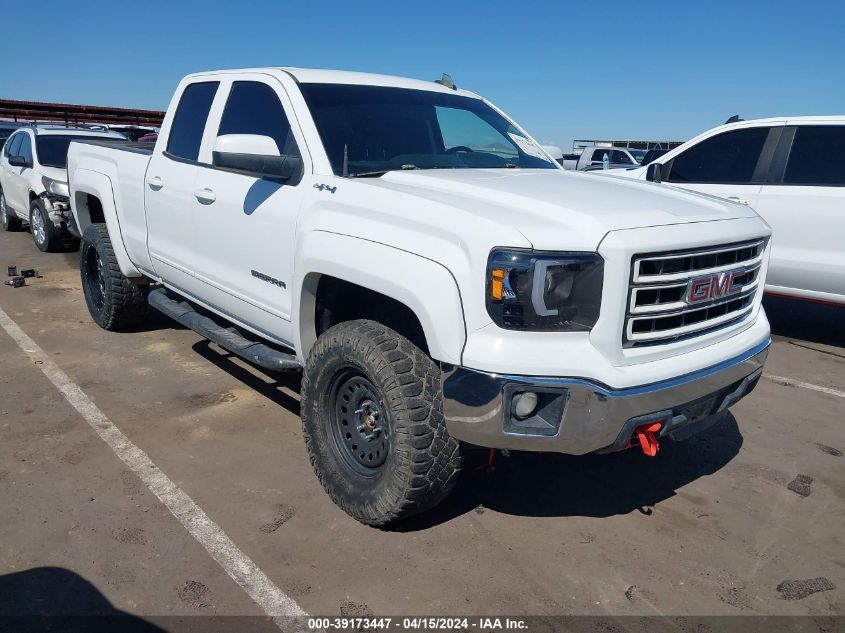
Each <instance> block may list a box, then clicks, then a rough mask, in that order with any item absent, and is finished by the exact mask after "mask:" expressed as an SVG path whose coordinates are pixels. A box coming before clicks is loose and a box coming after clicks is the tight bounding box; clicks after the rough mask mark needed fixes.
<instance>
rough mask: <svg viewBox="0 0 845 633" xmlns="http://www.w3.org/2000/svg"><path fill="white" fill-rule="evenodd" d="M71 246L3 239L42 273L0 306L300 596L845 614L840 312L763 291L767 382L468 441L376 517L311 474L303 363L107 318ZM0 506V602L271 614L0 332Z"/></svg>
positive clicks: (302, 599)
mask: <svg viewBox="0 0 845 633" xmlns="http://www.w3.org/2000/svg"><path fill="white" fill-rule="evenodd" d="M76 260H77V253H76V252H75V251H73V250H69V251H68V252H67V253H62V254H42V253H40V252H38V251H37V250H36V249H35V247H34V245H33V244H32V241H31V238H30V236H29V235H28V234H27V233H17V234H13V233H0V265H2V267H3V272H4V273H5V266H6V265H11V264H15V265H17V266H18V268H19V269H21V268H36V269H38V270H39V271H40V273H41V275H42V277H41V278H37V279H30V280H28V282H29V286H27V287H24V288H18V289H14V288H10V287H0V308H2V310H3V311H4V312H5V313H6V314H7V315H8V316H9V317H10V318H11V319H13V320H14V322H15V323H16V324H17V325H18V326H19V327H20V328H21V329H22V330H23V331H24V332H25V333H26V334H27V335H28V336H29V337H31V338H32V339H33V340H34V341H35V342H36V343H37V345H38V346H40V348H41V349H43V350H44V353H45V354H47V355H49V357H50V358H51V359H52V360H53V361H54V362H55V364H56V365H57V366H58V367H59V368H61V370H62V371H63V372H65V373H66V374H67V375H68V376H69V377H70V379H71V380H72V381H73V382H74V383H75V384H76V385H78V386H79V387H80V388H81V389H82V390H83V391H84V392H85V394H87V396H88V397H89V398H90V399H91V400H92V401H93V402H94V403H96V406H97V407H99V409H100V410H101V411H102V412H103V413H105V415H106V416H108V418H109V419H110V420H111V421H112V422H113V424H114V425H115V426H116V427H118V428H119V429H120V430H121V431H122V432H123V433H125V434H126V436H127V437H128V438H129V439H130V440H131V442H133V443H134V444H135V445H137V446H138V447H140V448H141V449H143V451H145V452H146V453H147V455H149V457H150V459H151V460H152V461H153V462H155V464H156V465H157V466H158V467H159V468H160V469H161V471H163V472H164V473H166V475H167V476H168V477H169V478H170V479H171V480H172V481H173V482H174V483H175V484H176V485H177V486H179V487H180V488H181V489H182V490H184V491H185V492H186V493H187V494H188V495H190V497H191V498H192V499H193V500H194V501H195V502H196V504H197V505H198V506H199V507H201V508H202V510H204V511H205V513H206V514H207V515H208V516H209V517H210V518H211V519H212V520H213V521H214V522H215V523H216V524H217V525H218V526H219V527H220V528H221V529H222V530H223V531H225V533H226V534H227V535H228V537H229V538H230V539H231V541H232V542H234V543H235V544H236V545H237V547H238V548H239V549H240V550H241V551H242V552H243V553H244V554H245V555H247V556H248V557H249V558H250V559H251V560H252V561H254V562H255V564H256V565H257V566H258V567H260V569H261V570H262V571H263V572H264V573H265V574H266V575H267V576H268V577H269V578H270V579H272V581H273V582H274V583H275V584H276V585H277V586H278V587H279V588H280V589H281V590H282V591H283V592H285V593H286V594H287V596H289V597H290V598H292V599H293V600H295V601H296V603H298V605H299V606H300V607H301V608H302V609H304V610H305V611H306V612H308V613H309V614H319V615H330V616H334V615H341V614H343V615H363V614H376V615H390V614H394V615H399V614H455V615H457V614H509V615H528V614H532V615H561V614H591V615H703V614H721V615H750V614H769V615H806V614H814V615H831V614H845V543H843V537H845V457H843V456H842V452H843V451H845V428H843V421H845V397H843V393H842V392H845V329H842V324H843V316H845V311H843V310H837V309H834V308H828V307H823V306H814V305H812V304H796V303H793V302H789V301H783V300H774V301H767V306H768V307H769V308H770V314H771V318H772V321H773V324H774V327H775V332H776V334H777V336H776V337H775V342H774V345H773V349H772V353H771V355H770V359H769V364H768V366H767V372H766V373H767V375H768V376H775V377H780V378H777V379H772V378H770V377H767V378H765V379H763V380H761V382H760V385H759V387H758V388H757V390H756V391H755V392H754V394H752V396H750V397H749V398H748V399H746V400H744V401H742V402H741V403H740V404H739V405H737V406H736V407H734V408H733V409H732V412H733V413H732V416H731V417H730V418H729V419H728V420H726V421H725V422H724V423H722V424H720V425H718V426H716V427H713V428H711V429H709V430H708V431H706V432H705V433H704V434H703V435H701V436H698V437H696V438H693V439H692V440H690V441H688V442H686V443H680V444H671V443H664V444H663V445H662V446H661V451H660V453H659V455H658V457H657V458H656V459H648V458H646V457H645V456H644V455H642V454H641V453H638V452H633V451H629V452H627V453H623V454H615V455H607V456H586V457H569V456H562V455H551V454H550V455H541V454H514V455H513V456H511V457H510V458H503V457H497V460H496V466H497V467H496V470H495V472H493V473H492V474H491V473H487V472H485V471H484V469H483V468H478V467H479V466H481V465H482V463H483V459H480V458H475V459H471V460H469V463H468V465H467V466H466V468H465V472H464V473H463V474H462V479H461V481H460V483H459V484H458V488H457V489H456V491H455V493H454V494H453V495H452V497H450V499H448V500H447V502H446V503H445V504H444V505H443V506H441V507H440V508H438V509H437V510H435V511H434V512H431V513H429V514H427V515H425V516H423V517H420V518H418V519H416V520H414V521H413V522H411V523H409V524H407V525H405V526H404V527H403V528H402V529H401V530H396V531H379V530H374V529H371V528H368V527H365V526H363V525H360V524H358V523H356V522H355V521H353V520H352V519H350V518H349V517H347V516H346V515H345V514H344V513H343V512H341V511H340V510H339V509H337V508H336V507H335V506H334V505H333V504H332V503H331V501H330V500H329V498H328V497H327V496H326V495H325V494H324V493H323V491H322V488H321V487H320V486H319V483H318V482H317V479H316V477H315V476H314V474H313V472H312V469H311V466H310V464H309V463H308V459H307V456H306V453H305V450H304V446H303V442H302V437H301V428H300V423H299V419H298V406H299V404H298V393H297V389H298V387H297V382H296V379H292V378H285V377H282V376H274V375H270V374H268V373H265V372H263V371H260V370H257V369H254V368H252V367H249V366H248V365H246V364H244V363H242V362H241V361H239V360H236V359H233V358H231V357H230V356H228V355H226V354H225V353H223V352H222V350H220V349H218V348H216V347H214V346H213V345H209V344H207V343H206V342H204V341H203V340H201V339H200V337H199V336H198V335H196V334H194V333H193V332H191V331H190V330H186V329H182V328H180V327H179V326H178V325H176V324H175V323H173V322H170V321H168V320H167V319H165V318H164V317H161V318H157V319H154V320H152V321H151V322H150V323H149V324H148V325H147V326H146V327H144V328H141V329H138V330H136V331H132V332H125V333H109V332H105V331H103V330H101V329H99V328H98V327H97V326H96V325H95V324H94V323H93V322H92V321H91V320H90V318H89V316H88V313H87V310H86V308H85V302H84V298H83V296H82V292H81V289H80V284H79V276H78V272H77V264H76ZM781 378H787V379H788V380H789V381H793V382H794V383H796V384H797V383H806V384H808V385H814V386H818V387H821V388H823V390H821V391H820V390H813V389H812V388H808V387H806V386H795V384H792V385H790V384H782V383H783V381H782V380H780V379H781ZM825 390H826V391H825ZM0 507H2V509H3V511H2V512H0V542H2V547H0V570H2V571H0V574H2V575H0V615H3V614H9V613H18V614H20V613H23V614H28V613H58V614H62V613H94V612H104V611H106V612H110V610H112V611H120V612H128V613H132V614H135V615H140V616H144V617H146V616H154V615H196V614H203V615H261V614H263V613H264V612H263V611H262V609H261V608H260V607H259V606H258V605H257V604H256V603H255V602H254V601H253V600H252V599H251V598H250V597H249V595H247V593H246V592H245V591H244V590H243V589H242V588H241V587H240V586H238V584H236V583H235V582H234V581H233V580H232V578H230V577H229V575H227V573H226V572H225V571H224V570H223V568H222V567H221V566H220V565H219V564H218V563H217V562H216V561H215V560H214V559H213V558H212V557H211V556H210V555H209V553H208V552H207V551H206V550H205V549H204V548H203V546H202V545H201V544H200V543H199V542H197V540H195V538H194V537H193V536H192V535H191V533H189V532H188V531H187V530H186V529H185V528H184V527H183V525H182V524H181V523H180V522H179V521H178V520H177V519H176V518H175V517H174V516H173V515H172V514H171V513H170V512H169V511H168V509H167V508H166V507H165V506H164V505H163V504H162V503H161V502H160V501H159V500H158V499H157V498H156V497H155V495H153V493H152V492H151V491H150V490H149V489H147V487H146V486H145V485H144V483H143V482H142V481H141V479H139V478H138V476H137V475H136V474H134V473H133V472H132V471H131V470H130V469H128V468H127V466H126V464H124V463H123V462H122V461H121V460H120V459H118V457H117V456H116V455H115V453H114V452H113V450H112V449H111V448H110V447H109V445H108V444H106V443H105V442H104V441H102V440H101V439H100V437H98V435H97V434H96V433H95V432H94V430H93V429H92V428H91V426H90V425H89V424H88V423H87V422H86V421H85V420H84V419H83V418H82V417H81V416H80V415H79V413H78V412H77V410H75V409H74V408H73V407H72V406H71V405H70V404H69V403H68V401H67V400H66V399H65V398H64V397H63V395H62V394H61V393H60V392H59V391H58V390H57V389H56V387H55V386H54V385H53V384H52V383H51V382H50V381H49V380H48V379H47V378H46V377H45V375H44V373H43V372H42V371H41V368H40V367H39V366H38V365H37V364H36V363H34V362H32V360H31V358H30V357H29V356H28V355H27V354H26V353H25V352H24V351H23V350H22V349H21V348H20V347H19V346H18V344H17V343H16V342H15V341H14V340H13V339H12V338H11V337H10V336H9V335H8V334H7V333H6V332H5V331H3V330H2V329H0ZM819 579H824V580H823V581H822V580H819ZM811 580H815V583H809V584H807V583H803V581H811ZM790 581H802V582H799V583H797V584H796V583H792V584H790ZM783 583H787V584H783ZM802 583H803V584H802ZM779 587H780V588H779ZM804 589H807V591H804ZM811 589H816V590H817V591H816V592H815V593H812V594H811V595H806V596H805V595H804V594H806V593H808V592H809V590H811ZM818 589H823V590H818ZM13 595H14V596H15V597H14V599H12V598H11V597H10V596H13Z"/></svg>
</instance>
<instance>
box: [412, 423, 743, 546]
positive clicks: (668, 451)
mask: <svg viewBox="0 0 845 633" xmlns="http://www.w3.org/2000/svg"><path fill="white" fill-rule="evenodd" d="M741 446H742V434H741V433H740V431H739V427H738V426H737V423H736V419H735V418H734V417H733V415H732V414H730V413H729V414H728V415H727V416H726V417H725V418H724V419H723V420H722V421H720V422H719V423H717V424H715V425H713V426H712V427H710V428H709V429H707V430H705V431H703V432H702V433H700V434H699V435H696V436H693V437H692V438H690V439H689V440H687V441H685V442H671V441H663V442H661V445H660V452H659V453H658V456H657V457H656V458H654V459H652V458H648V457H646V456H645V455H643V454H642V452H640V451H639V450H628V451H624V452H621V453H614V454H610V455H583V456H572V455H561V454H557V453H528V452H520V453H513V454H512V455H511V457H509V458H504V457H502V456H501V455H500V454H497V455H496V457H495V460H494V467H495V469H494V470H493V472H492V473H488V472H487V470H486V468H485V466H486V460H487V452H486V451H475V452H472V453H469V454H468V456H467V459H465V465H464V469H463V472H462V473H461V478H460V479H459V481H458V484H457V486H456V487H455V490H453V491H452V494H451V495H450V496H449V497H448V498H447V499H446V500H445V501H444V502H443V503H442V504H441V505H439V506H438V507H436V508H434V509H433V510H430V511H429V512H427V513H424V514H422V515H419V516H418V517H414V518H412V519H410V520H409V521H407V522H405V523H403V524H401V525H400V526H399V527H398V530H399V531H408V532H413V531H417V530H423V529H427V528H430V527H433V526H436V525H439V524H441V523H445V522H448V521H450V520H452V519H454V518H456V517H458V516H460V515H463V514H466V513H467V512H472V511H476V512H482V511H484V510H485V509H489V510H492V511H494V512H500V513H503V514H510V515H515V516H525V517H567V516H580V517H596V518H604V517H610V516H615V515H620V514H628V513H630V512H633V511H639V512H642V513H644V514H651V507H652V506H654V505H656V504H658V503H660V502H661V501H664V500H666V499H669V498H671V497H673V496H675V493H676V491H677V490H678V489H680V488H683V487H684V486H686V485H687V484H689V483H691V482H693V481H695V480H696V479H699V478H700V477H704V476H706V475H711V474H713V473H715V472H716V471H718V470H719V469H721V468H722V467H724V466H725V465H726V464H728V463H729V462H730V461H731V460H732V459H733V458H734V457H736V455H737V454H738V453H739V450H740V448H741Z"/></svg>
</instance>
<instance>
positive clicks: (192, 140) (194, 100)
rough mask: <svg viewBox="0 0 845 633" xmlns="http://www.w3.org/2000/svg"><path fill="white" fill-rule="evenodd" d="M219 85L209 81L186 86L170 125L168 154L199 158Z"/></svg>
mask: <svg viewBox="0 0 845 633" xmlns="http://www.w3.org/2000/svg"><path fill="white" fill-rule="evenodd" d="M218 85H219V83H218V82H216V81H207V82H200V83H195V84H190V85H189V86H188V87H187V88H185V91H184V92H183V93H182V98H181V99H179V105H178V106H177V107H176V114H175V115H174V116H173V124H172V125H171V126H170V137H169V138H168V139H167V153H168V154H170V155H172V156H175V157H177V158H184V159H186V160H197V158H198V157H199V153H200V144H201V143H202V133H203V131H204V130H205V122H206V120H207V119H208V111H209V110H210V109H211V103H212V102H213V101H214V95H215V94H216V93H217V87H218Z"/></svg>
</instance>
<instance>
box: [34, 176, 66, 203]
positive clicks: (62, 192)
mask: <svg viewBox="0 0 845 633" xmlns="http://www.w3.org/2000/svg"><path fill="white" fill-rule="evenodd" d="M41 184H42V185H44V189H45V190H46V191H47V193H52V194H53V195H54V196H64V197H65V198H67V197H68V196H69V195H70V192H69V191H68V188H67V183H66V182H62V181H61V180H53V179H52V178H48V177H47V176H41Z"/></svg>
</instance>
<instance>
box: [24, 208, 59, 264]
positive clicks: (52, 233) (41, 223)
mask: <svg viewBox="0 0 845 633" xmlns="http://www.w3.org/2000/svg"><path fill="white" fill-rule="evenodd" d="M29 231H30V233H32V241H33V242H35V245H36V246H37V247H38V250H39V251H41V252H42V253H54V252H56V251H58V250H61V248H62V231H61V229H59V228H57V227H56V225H55V224H53V220H51V219H50V214H49V213H47V209H46V207H45V206H44V203H43V202H41V200H33V201H32V204H30V205H29Z"/></svg>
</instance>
